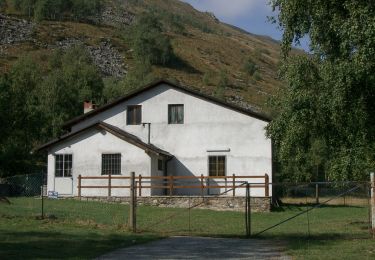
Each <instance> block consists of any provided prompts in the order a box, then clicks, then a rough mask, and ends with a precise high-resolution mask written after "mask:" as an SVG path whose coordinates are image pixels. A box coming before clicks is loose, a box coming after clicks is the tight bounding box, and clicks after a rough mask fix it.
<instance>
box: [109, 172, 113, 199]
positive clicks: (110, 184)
mask: <svg viewBox="0 0 375 260" xmlns="http://www.w3.org/2000/svg"><path fill="white" fill-rule="evenodd" d="M111 186H112V175H111V174H108V197H111V195H112V194H111V193H112V191H111Z"/></svg>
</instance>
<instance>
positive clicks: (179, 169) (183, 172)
mask: <svg viewBox="0 0 375 260" xmlns="http://www.w3.org/2000/svg"><path fill="white" fill-rule="evenodd" d="M201 174H203V173H200V172H197V173H195V174H194V173H193V172H192V171H190V170H189V169H188V168H187V167H186V166H185V165H184V164H183V163H182V162H181V161H180V160H178V159H176V158H173V160H172V161H170V162H169V164H168V175H173V176H189V177H195V178H192V179H177V180H174V182H173V185H174V186H190V187H188V188H175V189H174V191H173V192H174V193H173V194H174V195H194V196H200V195H202V190H201V189H200V188H199V187H200V186H201V178H200V177H201ZM203 175H204V176H206V175H205V174H203ZM204 182H205V183H204V185H205V186H208V185H210V186H218V185H224V183H218V181H217V180H215V179H209V180H208V179H205V180H204ZM191 186H196V187H197V188H191ZM167 194H169V193H167ZM217 194H220V188H212V189H206V188H205V189H204V190H203V195H217Z"/></svg>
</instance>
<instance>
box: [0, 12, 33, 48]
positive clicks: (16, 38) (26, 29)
mask: <svg viewBox="0 0 375 260" xmlns="http://www.w3.org/2000/svg"><path fill="white" fill-rule="evenodd" d="M33 28H34V23H32V22H29V21H26V20H23V19H17V18H14V17H9V16H6V15H3V14H0V44H13V43H19V42H25V41H28V40H30V39H31V35H32V33H33Z"/></svg>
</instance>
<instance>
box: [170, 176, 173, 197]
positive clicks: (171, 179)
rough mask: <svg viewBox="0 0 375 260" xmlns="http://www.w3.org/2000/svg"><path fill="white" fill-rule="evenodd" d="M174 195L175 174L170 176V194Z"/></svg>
mask: <svg viewBox="0 0 375 260" xmlns="http://www.w3.org/2000/svg"><path fill="white" fill-rule="evenodd" d="M172 195H173V175H170V176H169V196H172Z"/></svg>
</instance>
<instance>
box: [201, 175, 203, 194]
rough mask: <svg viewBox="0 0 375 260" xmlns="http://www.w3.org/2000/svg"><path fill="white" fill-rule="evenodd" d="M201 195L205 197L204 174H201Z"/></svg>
mask: <svg viewBox="0 0 375 260" xmlns="http://www.w3.org/2000/svg"><path fill="white" fill-rule="evenodd" d="M201 195H202V197H203V196H204V178H203V174H201Z"/></svg>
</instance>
